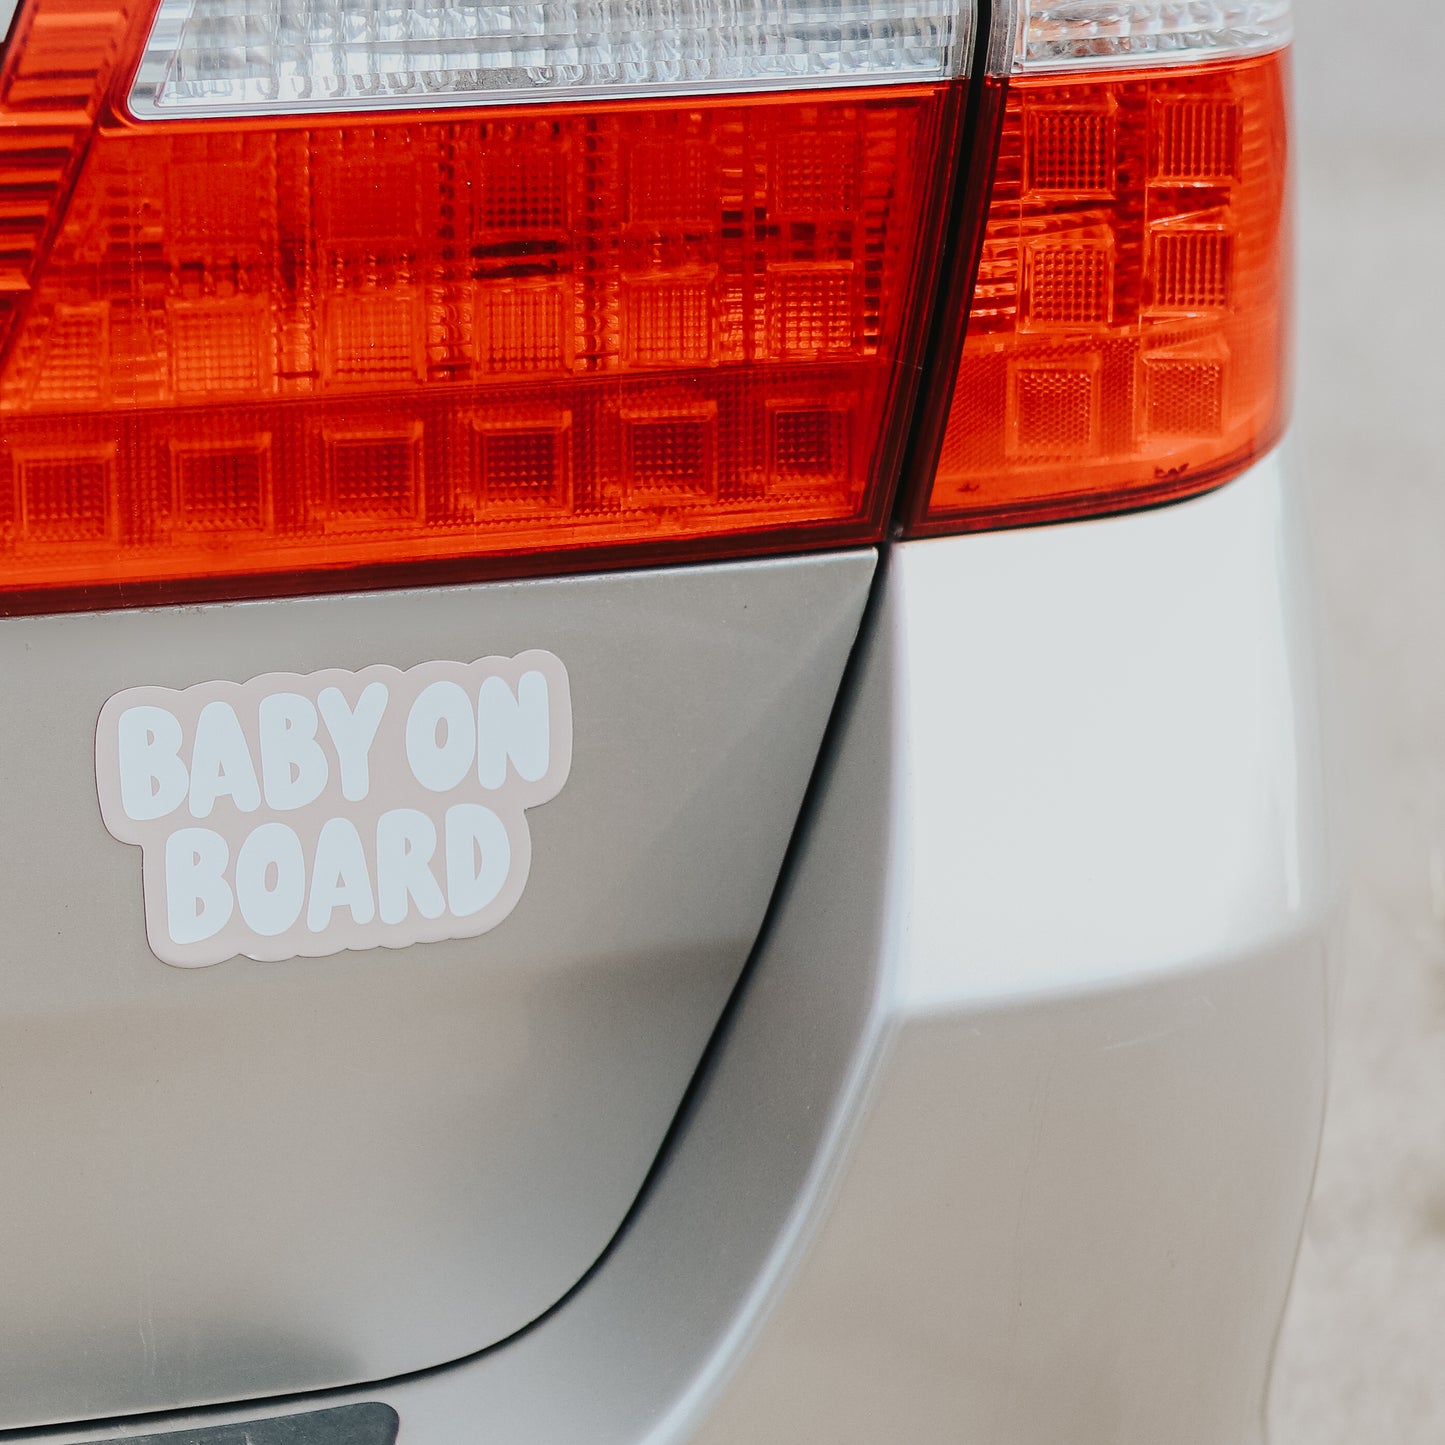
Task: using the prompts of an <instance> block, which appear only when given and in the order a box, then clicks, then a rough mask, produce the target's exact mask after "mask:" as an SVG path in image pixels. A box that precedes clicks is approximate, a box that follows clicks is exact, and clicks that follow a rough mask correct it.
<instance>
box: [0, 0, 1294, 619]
mask: <svg viewBox="0 0 1445 1445" xmlns="http://www.w3.org/2000/svg"><path fill="white" fill-rule="evenodd" d="M984 8H985V9H986V8H987V7H986V6H985V7H984ZM1287 40H1288V8H1287V0H996V3H995V5H994V7H993V10H992V12H991V13H990V14H989V15H988V16H987V20H986V23H985V24H984V25H982V26H981V27H979V28H978V33H977V34H975V26H974V0H877V3H872V4H869V5H866V6H853V5H844V4H840V3H839V0H799V3H798V4H797V5H790V6H786V7H784V6H774V5H771V4H757V5H752V4H749V5H735V4H732V3H731V0H697V3H695V4H690V5H689V6H686V7H674V6H671V5H667V4H663V3H662V0H655V3H651V0H650V3H644V4H635V3H632V0H603V3H601V4H594V3H591V0H587V3H583V0H555V3H553V0H548V3H547V4H545V5H543V4H539V3H534V0H510V3H506V4H501V5H488V6H457V5H453V4H451V3H449V0H415V3H409V4H407V5H403V6H394V5H391V4H388V3H385V0H344V3H338V0H287V4H285V5H279V4H277V3H274V0H159V3H158V4H157V0H112V3H109V4H102V5H101V6H100V8H97V7H96V5H95V4H94V3H90V0H23V3H22V8H21V10H20V12H19V14H18V16H17V18H16V21H15V23H14V25H13V26H12V33H11V37H10V40H9V43H8V46H7V49H6V52H5V57H4V61H3V66H0V611H20V610H34V609H37V608H52V607H65V606H80V605H84V606H95V605H116V604H125V603H131V602H142V601H166V600H177V599H179V598H183V597H199V596H246V595H259V594H265V593H282V592H295V591H311V590H319V589H323V588H329V587H339V586H347V587H351V586H365V585H377V584H381V583H395V582H403V581H417V580H431V581H443V580H456V579H461V578H469V577H479V576H516V575H522V574H526V573H535V572H542V571H549V572H550V571H561V570H575V569H580V568H584V567H588V568H591V567H600V566H618V565H623V564H635V563H640V562H649V561H657V560H664V559H672V560H679V559H690V558H704V557H718V556H727V555H743V554H758V553H765V552H775V551H782V550H792V549H800V548H806V547H818V546H824V545H839V544H848V543H865V542H874V541H877V540H879V539H880V538H881V537H882V535H883V532H884V528H885V525H886V523H887V521H888V519H889V517H890V515H892V514H894V513H895V512H896V514H897V515H898V516H899V518H900V520H901V522H902V524H903V527H904V530H905V531H909V532H912V533H914V534H919V533H929V532H937V531H952V530H960V529H967V528H977V527H993V526H1001V525H1010V524H1013V523H1017V522H1021V521H1029V520H1049V519H1055V518H1059V517H1065V516H1071V515H1077V514H1081V513H1086V512H1098V511H1107V510H1115V509H1118V508H1121V507H1127V506H1137V505H1142V504H1147V503H1150V502H1155V501H1160V500H1165V499H1167V498H1170V497H1174V496H1178V495H1182V494H1185V493H1188V492H1192V491H1196V490H1199V489H1202V488H1204V487H1207V486H1210V485H1213V484H1215V483H1217V482H1219V481H1221V480H1223V479H1224V478H1225V477H1226V476H1228V475H1230V474H1232V473H1233V472H1234V471H1236V470H1238V469H1239V468H1240V467H1242V466H1243V465H1245V464H1246V463H1247V462H1248V461H1249V459H1250V458H1251V457H1253V456H1255V455H1257V454H1258V453H1259V452H1260V451H1262V450H1263V449H1265V448H1266V447H1268V446H1269V445H1270V443H1271V442H1272V440H1273V439H1274V438H1275V436H1276V435H1277V434H1278V432H1279V430H1280V428H1281V425H1282V417H1283V413H1284V406H1285V399H1286V392H1287V387H1286V378H1285V355H1286V336H1287V327H1286V325H1285V320H1284V314H1283V312H1284V301H1285V289H1286V281H1287V266H1286V242H1287V216H1288V212H1287V206H1286V185H1285V119H1284V116H1285V85H1286V74H1285V60H1284V53H1283V47H1284V46H1285V44H1286V42H1287ZM975 48H977V49H978V50H979V57H980V59H981V58H982V57H983V55H984V53H985V51H986V52H987V55H988V56H989V57H990V63H989V65H988V67H987V69H988V75H987V76H986V77H983V78H982V79H981V80H980V82H979V83H975V84H974V85H973V86H972V89H971V92H966V91H965V84H964V79H963V77H964V76H965V74H966V73H967V72H968V71H969V70H970V69H974V70H978V69H979V68H981V67H980V66H979V65H974V64H973V63H972V62H973V52H974V50H975ZM965 338H966V339H965ZM920 376H922V377H924V378H925V379H926V385H925V389H924V394H923V396H922V398H921V399H920V400H919V405H918V406H917V407H915V406H914V401H915V395H914V392H915V383H916V381H917V379H918V378H919V377H920ZM900 472H901V474H902V478H903V484H904V486H903V491H902V494H901V496H900V498H899V499H898V501H897V504H896V505H895V498H894V492H895V490H896V487H897V484H898V481H899V477H900Z"/></svg>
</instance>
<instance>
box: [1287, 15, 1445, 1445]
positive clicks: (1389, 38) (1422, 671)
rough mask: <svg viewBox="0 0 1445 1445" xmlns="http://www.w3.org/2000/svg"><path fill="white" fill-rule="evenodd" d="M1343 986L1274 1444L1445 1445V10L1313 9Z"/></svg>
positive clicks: (1308, 104) (1308, 36)
mask: <svg viewBox="0 0 1445 1445" xmlns="http://www.w3.org/2000/svg"><path fill="white" fill-rule="evenodd" d="M1295 12H1296V21H1297V42H1296V66H1297V69H1296V84H1297V96H1298V101H1299V120H1300V131H1299V136H1300V154H1301V166H1300V170H1299V172H1298V175H1299V178H1300V181H1301V185H1300V195H1299V200H1300V208H1299V216H1300V230H1299V234H1300V263H1301V270H1300V281H1301V285H1300V293H1299V313H1300V352H1299V393H1298V396H1299V400H1298V407H1297V411H1296V427H1295V436H1296V441H1297V443H1298V444H1299V446H1300V448H1301V451H1302V453H1303V462H1304V468H1305V475H1306V477H1307V478H1308V481H1309V486H1310V490H1311V493H1312V504H1313V512H1314V521H1315V531H1316V542H1317V547H1316V551H1317V555H1318V557H1319V563H1320V572H1321V581H1322V583H1323V592H1324V602H1325V614H1326V625H1327V627H1328V630H1329V640H1330V644H1331V652H1332V656H1333V663H1334V672H1335V681H1336V687H1337V693H1338V704H1339V713H1340V722H1341V733H1342V739H1341V740H1342V744H1343V747H1342V751H1343V752H1344V754H1345V756H1346V758H1347V760H1348V763H1349V770H1350V778H1349V782H1350V789H1349V793H1348V795H1347V807H1346V809H1345V823H1346V834H1347V836H1348V837H1349V839H1350V842H1351V845H1352V854H1353V856H1352V858H1351V868H1350V872H1351V884H1350V896H1349V910H1350V912H1349V920H1348V929H1347V937H1346V942H1347V951H1348V969H1349V973H1348V978H1347V981H1346V984H1345V988H1344V993H1343V999H1342V1005H1341V1010H1340V1018H1339V1030H1338V1036H1337V1041H1336V1043H1337V1047H1336V1054H1335V1061H1334V1075H1333V1082H1332V1088H1331V1099H1330V1111H1329V1116H1328V1119H1327V1122H1326V1126H1325V1138H1324V1149H1323V1153H1322V1155H1321V1159H1320V1168H1319V1176H1318V1181H1317V1184H1316V1189H1315V1198H1314V1203H1313V1205H1312V1207H1311V1212H1310V1217H1309V1221H1308V1224H1307V1226H1306V1230H1305V1238H1304V1244H1303V1248H1302V1250H1301V1254H1300V1261H1299V1268H1298V1272H1297V1275H1296V1279H1295V1287H1294V1294H1293V1297H1292V1299H1291V1303H1290V1309H1289V1313H1288V1315H1287V1317H1286V1321H1285V1327H1284V1332H1283V1334H1282V1336H1281V1339H1280V1344H1279V1352H1278V1356H1277V1370H1276V1376H1275V1384H1274V1390H1273V1394H1272V1397H1271V1402H1270V1420H1271V1427H1272V1445H1346V1442H1348V1445H1387V1442H1388V1445H1442V1442H1445V4H1442V3H1440V0H1391V3H1389V4H1379V3H1368V0H1295Z"/></svg>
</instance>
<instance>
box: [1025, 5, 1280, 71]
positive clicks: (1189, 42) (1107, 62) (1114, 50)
mask: <svg viewBox="0 0 1445 1445" xmlns="http://www.w3.org/2000/svg"><path fill="white" fill-rule="evenodd" d="M1018 5H1019V9H1018V22H1019V29H1018V39H1017V45H1016V47H1015V51H1014V66H1013V68H1014V70H1015V71H1016V72H1017V71H1027V72H1038V71H1048V70H1073V69H1078V68H1082V67H1087V68H1088V69H1091V70H1093V69H1096V68H1098V67H1101V66H1110V67H1113V66H1123V65H1132V64H1144V65H1149V66H1154V65H1161V64H1167V63H1169V62H1170V61H1176V60H1177V61H1191V60H1210V59H1213V58H1214V57H1216V56H1217V57H1219V58H1220V59H1223V58H1224V57H1225V56H1239V55H1252V54H1258V53H1262V52H1264V51H1268V50H1278V49H1280V48H1281V47H1282V46H1284V45H1288V44H1289V39H1290V0H1018Z"/></svg>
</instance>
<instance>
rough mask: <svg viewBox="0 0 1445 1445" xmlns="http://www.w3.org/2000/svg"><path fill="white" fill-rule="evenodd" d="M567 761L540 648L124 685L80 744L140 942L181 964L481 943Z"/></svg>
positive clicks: (556, 668)
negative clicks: (131, 847) (534, 813)
mask: <svg viewBox="0 0 1445 1445" xmlns="http://www.w3.org/2000/svg"><path fill="white" fill-rule="evenodd" d="M571 760H572V703H571V695H570V691H569V688H568V681H567V670H566V668H565V667H563V665H562V663H561V661H560V660H559V659H558V658H556V657H554V656H553V655H552V654H551V653H550V652H540V651H533V652H524V653H521V654H519V655H518V656H517V657H512V658H506V657H486V658H483V659H482V660H481V661H479V662H473V663H457V662H428V663H423V664H422V665H420V666H419V667H413V668H410V669H409V670H408V671H406V672H402V671H400V670H399V669H397V668H393V667H381V666H378V667H367V668H363V669H362V670H361V671H360V672H344V671H341V670H339V669H330V670H327V671H324V672H314V673H310V674H308V675H306V676H304V677H303V676H298V675H296V674H294V673H267V674H265V675H264V676H261V677H257V678H253V679H252V680H251V681H250V682H246V683H233V682H204V683H198V684H197V685H196V686H194V687H188V688H185V689H184V690H182V691H176V690H174V689H172V688H163V687H136V688H130V689H128V690H127V691H125V692H121V693H117V694H116V695H115V696H114V697H112V698H111V699H110V700H109V701H108V702H107V703H106V704H105V706H104V707H103V708H102V709H101V713H100V720H99V722H98V724H97V727H96V741H95V771H96V784H97V789H98V791H99V794H100V811H101V817H102V818H103V819H104V821H105V826H106V828H107V829H108V830H109V831H110V832H111V834H112V835H113V836H115V837H116V838H118V839H120V840H121V842H123V843H134V844H139V846H140V848H141V858H142V867H141V876H142V887H143V890H144V896H145V916H146V934H147V937H148V938H149V940H150V945H151V948H152V949H153V950H154V952H155V953H156V955H157V956H158V957H159V958H161V959H163V960H164V961H165V962H167V963H174V964H179V965H182V966H187V967H194V966H198V965H201V964H210V963H219V962H220V961H221V960H222V959H226V958H231V957H233V956H234V955H236V954H238V953H239V954H245V955H246V956H247V957H250V958H257V959H281V958H293V957H296V956H297V955H304V956H311V957H316V956H320V955H322V954H328V953H336V952H338V951H340V950H341V949H343V948H372V947H375V946H376V945H378V944H383V945H385V946H387V947H390V948H400V947H403V946H405V945H407V944H411V943H420V942H426V941H431V940H435V939H441V938H471V937H474V936H475V935H477V934H480V933H485V932H486V931H487V930H488V929H489V928H494V927H496V925H497V924H498V923H500V922H501V921H502V920H503V919H504V918H505V917H506V916H507V915H508V914H509V913H510V912H511V911H512V909H513V908H514V907H515V906H516V904H517V901H518V899H519V898H521V896H522V890H523V888H524V887H525V885H526V882H527V874H528V871H529V869H530V867H531V857H532V842H531V831H530V829H529V827H528V824H527V816H526V810H527V809H528V808H532V807H536V806H537V805H538V804H539V803H545V802H547V801H548V799H550V798H553V797H555V796H556V794H557V792H558V790H559V789H560V788H561V786H562V784H563V783H564V782H565V781H566V780H567V772H568V769H569V767H570V766H571Z"/></svg>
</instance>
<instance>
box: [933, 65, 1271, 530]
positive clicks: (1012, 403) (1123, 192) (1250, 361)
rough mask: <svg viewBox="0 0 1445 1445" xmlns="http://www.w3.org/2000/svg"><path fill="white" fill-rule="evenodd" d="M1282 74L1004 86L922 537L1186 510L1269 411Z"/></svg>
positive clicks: (1176, 72)
mask: <svg viewBox="0 0 1445 1445" xmlns="http://www.w3.org/2000/svg"><path fill="white" fill-rule="evenodd" d="M1286 196H1287V193H1286V151H1285V104H1284V61H1283V58H1282V57H1281V56H1278V55H1275V56H1270V57H1266V58H1262V59H1252V60H1246V61H1241V62H1237V63H1233V64H1226V65H1219V64H1214V65H1208V66H1198V67H1191V68H1189V69H1187V70H1180V69H1170V70H1168V71H1164V72H1162V73H1161V72H1154V73H1152V74H1128V75H1126V74H1119V75H1112V74H1111V75H1108V76H1105V77H1097V76H1090V77H1080V78H1079V79H1078V80H1074V79H1072V78H1070V79H1069V80H1067V81H1065V80H1062V79H1059V78H1049V79H1045V78H1042V77H1039V78H1033V77H1030V78H1025V79H1018V80H1015V81H1014V82H1013V83H1012V84H1011V85H1010V87H1009V94H1008V99H1007V110H1006V113H1005V118H1004V126H1003V134H1002V139H1001V142H1000V150H999V158H998V168H997V171H996V173H995V179H994V185H993V192H992V197H991V200H990V205H989V213H988V220H987V226H986V229H985V233H984V240H983V250H982V256H981V259H980V263H979V271H978V281H977V284H976V287H975V291H974V297H973V304H972V310H971V313H970V316H969V325H968V333H967V339H966V341H965V343H964V348H963V356H962V359H961V361H960V363H959V369H958V376H957V380H956V383H955V387H954V392H953V400H952V405H951V410H950V412H949V418H948V426H947V431H946V434H945V437H944V442H943V450H942V455H941V457H940V459H939V463H938V469H937V474H936V477H935V478H934V481H933V486H932V493H931V498H930V501H929V504H928V510H927V514H926V518H925V523H929V522H931V523H932V524H933V525H934V529H952V528H962V527H969V526H978V527H984V526H997V525H999V524H1000V523H1001V522H1003V521H1007V520H1011V519H1012V520H1018V521H1027V520H1037V519H1044V518H1051V517H1060V516H1070V515H1078V514H1080V513H1084V512H1098V511H1108V510H1111V509H1116V508H1119V507H1123V506H1129V505H1139V504H1140V503H1141V502H1144V501H1148V500H1161V499H1163V498H1166V497H1169V496H1178V495H1182V494H1185V493H1188V492H1190V491H1198V490H1200V489H1201V488H1203V487H1205V486H1208V485H1211V484H1212V483H1213V482H1215V481H1218V480H1222V479H1223V477H1224V476H1226V475H1229V474H1230V473H1232V472H1233V471H1236V470H1238V469H1239V467H1241V466H1243V465H1245V464H1246V463H1247V462H1248V461H1249V460H1250V459H1251V458H1252V457H1254V456H1257V455H1259V454H1260V453H1261V452H1262V451H1264V450H1265V449H1266V448H1268V447H1269V446H1270V445H1272V444H1273V442H1274V440H1275V439H1276V438H1277V437H1278V435H1279V432H1280V428H1281V425H1282V419H1283V415H1284V409H1285V404H1286V399H1287V376H1286V328H1285V323H1284V317H1283V314H1282V312H1283V302H1284V297H1285V287H1286V284H1287V254H1288V235H1287V224H1288V210H1287V205H1286Z"/></svg>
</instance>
